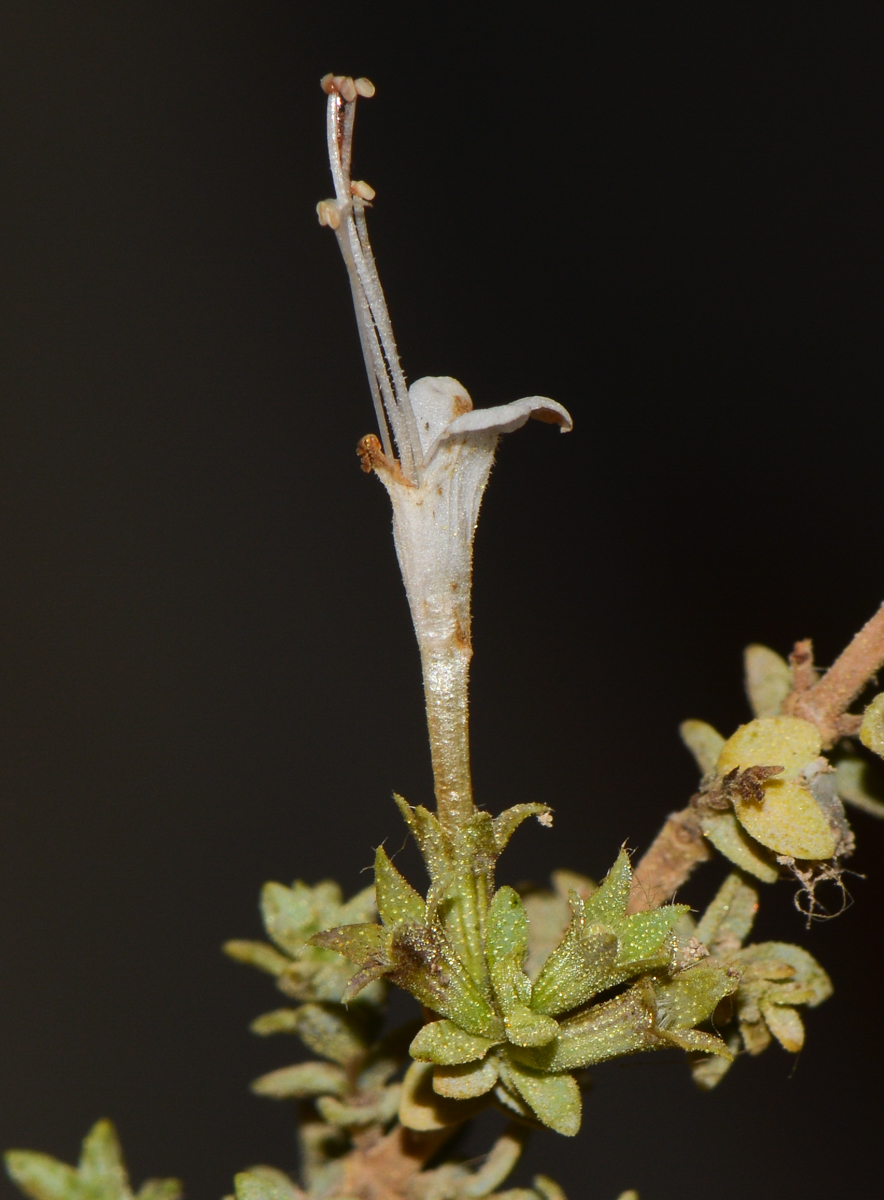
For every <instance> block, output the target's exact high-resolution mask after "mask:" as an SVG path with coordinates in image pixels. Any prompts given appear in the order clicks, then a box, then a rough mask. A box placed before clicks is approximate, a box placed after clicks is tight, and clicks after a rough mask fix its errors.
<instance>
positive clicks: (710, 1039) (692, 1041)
mask: <svg viewBox="0 0 884 1200" xmlns="http://www.w3.org/2000/svg"><path fill="white" fill-rule="evenodd" d="M664 1036H665V1038H666V1040H667V1042H671V1043H672V1044H673V1045H674V1046H678V1047H679V1049H680V1050H687V1051H688V1052H689V1053H698V1052H699V1053H702V1054H714V1055H717V1056H718V1057H719V1058H724V1059H726V1060H727V1061H728V1062H731V1061H732V1060H733V1057H734V1056H733V1053H732V1052H731V1050H730V1048H729V1047H728V1044H727V1042H725V1041H722V1039H721V1038H720V1037H716V1035H715V1034H714V1033H705V1032H704V1031H703V1030H702V1029H667V1030H665V1031H664Z"/></svg>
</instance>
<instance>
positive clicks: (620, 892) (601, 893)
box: [584, 850, 632, 929]
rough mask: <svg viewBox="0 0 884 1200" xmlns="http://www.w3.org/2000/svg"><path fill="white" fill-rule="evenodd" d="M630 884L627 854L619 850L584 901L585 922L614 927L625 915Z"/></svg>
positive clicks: (629, 867)
mask: <svg viewBox="0 0 884 1200" xmlns="http://www.w3.org/2000/svg"><path fill="white" fill-rule="evenodd" d="M631 886H632V867H631V866H630V863H629V855H628V854H627V853H626V851H625V850H621V851H620V853H619V854H618V855H617V861H616V862H615V863H614V865H613V867H611V869H610V871H609V872H608V874H607V875H606V876H605V878H604V879H603V880H602V882H601V884H600V885H599V886H598V888H596V890H595V891H594V892H593V894H592V895H591V896H590V897H589V899H588V900H587V901H586V907H585V910H584V911H585V914H586V921H587V924H590V925H609V926H611V927H613V928H614V929H616V927H617V926H618V925H619V924H620V922H621V921H622V920H623V918H624V917H625V915H626V905H627V902H628V901H629V889H630V887H631Z"/></svg>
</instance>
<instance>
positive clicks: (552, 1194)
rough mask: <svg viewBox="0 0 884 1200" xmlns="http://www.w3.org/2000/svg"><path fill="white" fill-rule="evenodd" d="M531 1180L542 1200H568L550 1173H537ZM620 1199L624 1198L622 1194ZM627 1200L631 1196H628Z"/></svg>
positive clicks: (636, 1198) (636, 1199)
mask: <svg viewBox="0 0 884 1200" xmlns="http://www.w3.org/2000/svg"><path fill="white" fill-rule="evenodd" d="M531 1182H532V1183H533V1185H534V1190H535V1192H537V1194H538V1195H539V1196H540V1200H568V1198H567V1196H566V1195H565V1193H564V1191H563V1189H562V1188H561V1187H560V1186H559V1185H558V1184H557V1183H556V1181H555V1180H554V1179H550V1177H549V1176H548V1175H535V1176H534V1178H533V1180H532V1181H531ZM620 1200H623V1197H622V1196H621V1197H620ZM627 1200H630V1198H629V1197H627ZM635 1200H638V1196H636V1197H635Z"/></svg>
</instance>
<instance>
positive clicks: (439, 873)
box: [393, 795, 451, 881]
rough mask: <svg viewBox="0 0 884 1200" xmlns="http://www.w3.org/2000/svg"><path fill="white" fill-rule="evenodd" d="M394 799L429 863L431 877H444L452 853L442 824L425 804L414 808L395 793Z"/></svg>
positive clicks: (424, 858) (427, 863) (423, 856)
mask: <svg viewBox="0 0 884 1200" xmlns="http://www.w3.org/2000/svg"><path fill="white" fill-rule="evenodd" d="M393 799H394V800H395V801H396V805H397V807H398V809H399V811H400V813H401V814H402V817H403V820H404V821H405V823H406V825H407V826H408V828H409V829H410V830H411V835H412V837H413V838H414V840H415V841H416V842H417V846H418V849H419V850H420V852H421V856H422V858H423V860H424V862H425V863H426V865H427V870H428V871H429V874H430V878H431V879H432V880H434V881H436V880H438V879H441V878H442V877H444V876H445V875H446V874H447V872H448V871H449V869H450V866H451V863H450V855H449V852H448V846H447V842H446V838H445V832H444V830H443V829H442V826H441V825H440V824H439V822H438V821H437V820H436V818H435V817H434V816H433V814H432V813H431V812H428V811H427V809H425V808H424V807H423V805H420V804H419V805H418V806H417V807H416V808H412V807H411V805H410V804H409V803H408V801H407V800H403V799H402V797H401V796H396V795H394V797H393Z"/></svg>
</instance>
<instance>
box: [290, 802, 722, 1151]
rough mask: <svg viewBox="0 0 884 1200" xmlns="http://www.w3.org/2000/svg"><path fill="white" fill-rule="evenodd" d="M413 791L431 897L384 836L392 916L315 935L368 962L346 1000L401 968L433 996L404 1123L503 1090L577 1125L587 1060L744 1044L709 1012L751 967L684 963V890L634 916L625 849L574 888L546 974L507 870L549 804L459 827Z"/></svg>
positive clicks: (383, 892)
mask: <svg viewBox="0 0 884 1200" xmlns="http://www.w3.org/2000/svg"><path fill="white" fill-rule="evenodd" d="M399 806H400V809H401V811H402V813H403V815H404V817H405V819H406V821H407V823H408V825H409V827H410V829H411V831H412V833H413V834H414V836H415V838H416V840H417V842H418V846H419V848H420V850H421V853H422V855H423V857H424V861H425V863H426V865H427V868H428V870H429V874H430V879H431V884H430V889H429V892H428V895H427V897H426V899H425V898H424V897H422V896H421V895H420V894H419V893H418V892H417V891H416V890H415V889H414V888H413V887H412V886H411V884H409V883H408V882H407V880H405V879H404V878H403V876H402V875H401V874H400V873H399V871H398V870H397V869H396V867H395V866H394V865H393V863H392V862H391V861H390V858H389V856H388V855H387V853H386V851H385V850H384V849H383V847H381V848H379V849H378V851H377V854H376V857H375V889H376V896H377V905H378V913H379V915H380V923H379V924H376V923H370V922H362V923H356V924H352V925H345V926H341V927H339V928H337V929H332V930H327V931H324V932H319V933H317V934H315V935H314V936H313V938H312V944H313V945H315V946H319V947H322V948H324V949H327V950H336V951H337V952H338V953H339V954H341V955H343V956H344V957H345V958H347V959H349V960H350V962H352V963H354V964H356V966H357V967H358V968H359V969H358V971H357V972H356V974H355V975H353V977H352V978H351V980H350V982H349V984H348V986H347V988H346V989H345V991H344V997H343V998H344V1000H345V1001H347V1000H350V999H354V998H356V997H357V996H358V995H359V994H360V992H361V990H362V989H363V988H365V987H366V986H369V985H370V984H372V983H373V982H375V981H376V980H378V979H381V978H387V979H389V980H391V982H393V983H395V984H397V985H398V986H399V987H401V988H403V989H404V990H405V991H408V992H410V993H411V994H412V995H413V996H414V997H415V998H416V999H417V1000H419V1001H420V1003H421V1004H422V1005H423V1006H424V1008H425V1009H426V1010H428V1015H429V1018H430V1019H429V1020H428V1021H427V1023H426V1024H425V1025H424V1026H423V1028H422V1029H421V1030H420V1031H419V1032H418V1034H417V1036H416V1037H415V1038H414V1040H413V1041H412V1043H411V1047H410V1054H411V1057H412V1058H413V1059H414V1060H415V1061H414V1063H413V1064H412V1066H411V1067H410V1069H409V1071H408V1073H407V1075H406V1078H405V1082H404V1086H403V1094H402V1101H401V1103H400V1108H399V1116H400V1120H401V1121H402V1122H403V1124H405V1125H407V1126H408V1127H410V1128H412V1129H418V1130H424V1131H427V1130H432V1129H439V1128H444V1127H445V1126H446V1125H450V1124H453V1123H455V1122H457V1121H460V1120H464V1119H465V1118H466V1117H468V1116H470V1115H472V1113H473V1112H475V1111H477V1110H478V1109H479V1108H481V1107H484V1106H485V1105H486V1104H488V1103H495V1104H497V1105H498V1106H499V1107H501V1108H503V1109H505V1110H506V1111H508V1112H509V1113H511V1114H516V1115H518V1116H520V1117H523V1118H527V1119H529V1120H532V1121H535V1122H540V1123H542V1124H544V1125H547V1126H549V1127H550V1128H551V1129H555V1130H557V1131H558V1132H559V1133H563V1134H566V1135H573V1134H574V1133H576V1132H577V1130H578V1128H579V1126H580V1119H581V1100H580V1089H579V1086H578V1082H577V1079H576V1078H575V1077H574V1074H573V1072H575V1071H578V1070H581V1069H582V1068H585V1067H587V1066H591V1065H593V1064H595V1063H599V1062H603V1061H605V1060H607V1059H610V1058H614V1057H619V1056H620V1055H624V1054H632V1053H635V1052H637V1051H642V1050H652V1049H657V1048H661V1047H665V1046H678V1047H680V1048H682V1049H685V1050H692V1051H703V1052H705V1053H707V1054H712V1055H723V1056H725V1057H726V1058H730V1057H731V1051H730V1050H729V1049H728V1047H727V1045H726V1044H725V1043H724V1042H723V1041H722V1040H721V1039H720V1038H718V1037H716V1036H715V1034H713V1033H711V1032H706V1031H704V1030H701V1029H697V1028H696V1026H698V1025H700V1024H702V1023H703V1022H704V1021H706V1020H708V1018H709V1017H710V1016H711V1014H712V1012H713V1011H714V1010H715V1008H716V1006H717V1005H718V1004H719V1003H720V1001H721V1000H722V999H723V998H724V997H726V996H728V995H730V994H731V993H732V992H733V991H734V990H735V989H736V986H737V982H738V979H739V970H738V969H737V968H735V967H721V966H719V965H717V964H704V963H701V964H691V965H690V966H689V967H688V968H687V969H680V968H679V966H678V964H677V962H676V950H677V939H676V936H675V932H674V930H675V926H676V924H677V923H678V922H679V920H680V919H681V918H682V917H683V916H684V914H685V913H686V912H687V907H686V906H685V905H666V906H664V907H662V908H657V909H653V910H651V911H647V912H640V913H636V914H633V915H631V916H629V915H627V911H626V910H627V903H628V899H629V892H630V886H631V883H632V870H631V866H630V862H629V856H628V854H627V853H626V852H625V851H621V853H620V855H619V856H618V858H617V861H616V863H615V864H614V866H613V867H612V869H611V871H610V872H609V873H608V875H607V877H606V878H605V880H604V881H603V882H602V884H601V885H600V886H599V887H598V888H596V889H595V890H593V891H592V892H591V894H589V895H581V894H580V892H579V891H578V890H576V889H572V890H571V891H570V894H569V896H568V911H569V916H568V921H567V927H566V928H565V931H564V934H563V936H561V938H560V940H559V941H558V944H557V945H555V946H554V948H552V950H551V952H550V953H549V954H548V955H547V956H546V958H545V960H544V961H542V962H541V963H540V964H539V969H537V970H536V972H534V973H533V975H534V977H533V978H532V977H531V975H529V974H528V972H527V971H526V969H525V967H526V964H527V962H528V961H529V917H528V913H527V911H526V907H525V904H524V903H523V901H522V899H521V897H520V896H519V895H518V893H517V892H516V891H514V889H513V888H511V887H501V888H497V889H495V888H494V885H493V869H494V864H495V861H496V859H497V857H498V856H499V854H500V853H501V852H502V850H503V849H504V847H505V846H506V843H507V841H508V840H509V837H510V835H511V834H512V832H513V831H514V830H515V828H516V827H517V826H518V825H519V824H520V823H521V822H522V821H523V820H525V818H526V817H528V816H531V815H535V816H541V817H542V816H545V814H546V812H547V810H546V809H545V807H544V806H542V805H518V806H516V807H515V808H512V809H509V810H507V811H506V812H504V813H502V814H501V815H500V816H499V817H497V818H494V819H492V818H491V817H490V815H489V814H487V813H481V812H480V813H477V814H476V815H475V816H474V817H473V818H472V819H471V820H470V821H468V822H467V823H466V824H465V825H464V826H463V827H460V828H457V829H451V828H447V827H445V826H444V825H443V824H442V823H440V822H439V821H438V820H437V818H436V817H435V816H433V815H432V814H431V813H430V812H428V811H427V810H426V809H424V808H420V807H418V808H414V809H412V808H411V807H409V806H408V805H407V804H406V803H405V802H404V801H401V800H400V801H399ZM582 890H583V891H584V892H586V891H588V890H589V889H588V888H583V889H582ZM627 984H628V985H631V986H627V987H625V989H624V985H627ZM617 989H623V990H620V991H619V992H618V991H617Z"/></svg>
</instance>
